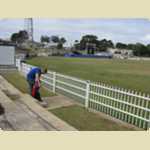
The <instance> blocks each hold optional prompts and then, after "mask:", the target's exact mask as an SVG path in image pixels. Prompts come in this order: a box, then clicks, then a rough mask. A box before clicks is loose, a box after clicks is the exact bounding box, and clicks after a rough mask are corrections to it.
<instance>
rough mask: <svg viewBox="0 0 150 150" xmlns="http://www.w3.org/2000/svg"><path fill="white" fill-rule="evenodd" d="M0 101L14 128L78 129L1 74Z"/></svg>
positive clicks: (33, 129)
mask: <svg viewBox="0 0 150 150" xmlns="http://www.w3.org/2000/svg"><path fill="white" fill-rule="evenodd" d="M12 99H14V100H12ZM0 103H1V104H2V105H3V106H4V108H5V110H6V113H5V116H6V119H7V121H8V122H9V123H10V124H11V126H12V127H11V128H12V130H17V131H20V130H25V131H56V130H57V131H76V129H75V128H74V127H72V126H70V125H68V124H67V123H66V122H64V121H62V120H61V119H59V118H58V117H56V116H55V115H53V114H52V113H50V112H48V111H47V110H46V109H45V108H43V107H41V106H40V105H39V104H38V103H37V102H36V100H35V99H33V98H32V97H31V96H29V95H28V94H23V93H21V92H20V91H19V90H18V89H16V88H14V87H13V86H12V85H11V84H9V83H8V82H7V81H6V80H5V79H4V78H3V77H1V76H0Z"/></svg>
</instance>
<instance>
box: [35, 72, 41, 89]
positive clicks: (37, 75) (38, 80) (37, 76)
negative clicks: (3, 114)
mask: <svg viewBox="0 0 150 150" xmlns="http://www.w3.org/2000/svg"><path fill="white" fill-rule="evenodd" d="M35 82H38V85H39V87H40V76H39V74H38V73H36V74H35Z"/></svg>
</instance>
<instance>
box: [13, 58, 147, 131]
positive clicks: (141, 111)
mask: <svg viewBox="0 0 150 150" xmlns="http://www.w3.org/2000/svg"><path fill="white" fill-rule="evenodd" d="M16 66H17V67H18V69H19V71H21V72H23V73H24V74H25V75H26V74H27V73H28V72H29V70H30V69H31V68H33V67H35V66H32V65H29V64H25V63H20V60H16ZM41 81H42V83H43V85H44V86H45V87H47V88H48V89H49V90H51V91H53V92H54V93H56V92H58V93H59V92H60V93H62V94H64V95H66V96H69V97H72V98H74V99H76V100H80V102H82V103H83V104H85V107H86V108H90V109H94V110H96V111H100V112H104V113H106V114H108V115H110V116H112V117H115V118H117V119H120V120H122V121H125V122H127V123H130V124H133V125H135V126H137V127H140V128H143V129H149V128H150V96H149V95H145V94H142V93H138V92H136V91H131V90H126V89H122V88H116V87H113V86H108V85H105V84H103V83H94V82H91V81H85V80H80V79H78V78H74V77H70V76H66V75H63V74H60V73H56V72H52V71H48V73H47V74H46V75H42V79H41Z"/></svg>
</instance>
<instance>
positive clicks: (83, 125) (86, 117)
mask: <svg viewBox="0 0 150 150" xmlns="http://www.w3.org/2000/svg"><path fill="white" fill-rule="evenodd" d="M50 111H51V112H52V113H54V114H55V115H56V116H58V117H59V118H61V119H62V120H64V121H66V122H67V123H69V124H70V125H72V126H74V127H75V128H76V129H78V130H79V131H130V130H134V129H133V128H129V127H125V126H122V125H120V124H119V123H116V122H113V121H110V120H108V119H105V118H103V117H100V116H99V115H97V114H95V113H92V112H89V111H88V110H86V109H85V108H83V107H81V106H77V105H73V106H69V107H62V108H57V109H53V110H50Z"/></svg>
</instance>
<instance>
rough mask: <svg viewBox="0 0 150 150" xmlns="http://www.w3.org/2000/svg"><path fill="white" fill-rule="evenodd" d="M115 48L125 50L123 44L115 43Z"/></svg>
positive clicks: (125, 46)
mask: <svg viewBox="0 0 150 150" xmlns="http://www.w3.org/2000/svg"><path fill="white" fill-rule="evenodd" d="M116 48H119V49H127V45H126V44H124V43H120V42H118V43H116Z"/></svg>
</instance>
